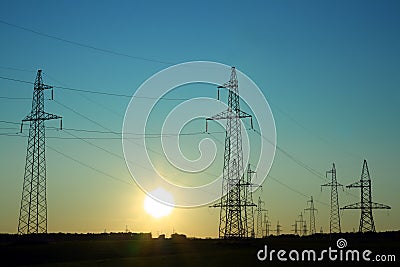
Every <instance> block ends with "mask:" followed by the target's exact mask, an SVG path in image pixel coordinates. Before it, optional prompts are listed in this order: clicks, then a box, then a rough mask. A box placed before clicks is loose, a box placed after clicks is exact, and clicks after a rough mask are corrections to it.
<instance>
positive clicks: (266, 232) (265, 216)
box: [264, 212, 271, 237]
mask: <svg viewBox="0 0 400 267" xmlns="http://www.w3.org/2000/svg"><path fill="white" fill-rule="evenodd" d="M264 224H265V237H268V236H269V230H270V227H271V222H270V221H269V219H268V213H267V212H265V213H264Z"/></svg>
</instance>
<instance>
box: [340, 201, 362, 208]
mask: <svg viewBox="0 0 400 267" xmlns="http://www.w3.org/2000/svg"><path fill="white" fill-rule="evenodd" d="M362 207H363V206H362V204H361V202H357V203H354V204H350V205H346V206H344V207H342V208H340V209H341V210H350V209H361V208H362Z"/></svg>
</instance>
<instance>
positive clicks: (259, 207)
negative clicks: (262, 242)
mask: <svg viewBox="0 0 400 267" xmlns="http://www.w3.org/2000/svg"><path fill="white" fill-rule="evenodd" d="M263 204H265V202H264V201H262V200H261V197H258V203H257V237H260V238H261V237H263V230H264V229H263V212H268V211H267V210H266V209H263V207H262V206H263Z"/></svg>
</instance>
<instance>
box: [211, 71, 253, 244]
mask: <svg viewBox="0 0 400 267" xmlns="http://www.w3.org/2000/svg"><path fill="white" fill-rule="evenodd" d="M220 88H225V89H228V109H227V110H225V111H223V112H221V113H219V114H217V115H214V116H212V117H211V118H207V119H206V130H207V122H208V121H209V120H226V133H225V151H224V167H223V181H222V196H223V197H221V201H220V203H219V204H215V205H213V206H212V207H220V221H219V238H224V239H230V238H244V237H246V235H247V233H248V231H247V229H246V228H247V222H246V221H247V218H246V217H245V214H246V211H245V210H246V207H248V206H249V205H251V206H255V205H254V204H253V203H247V202H246V190H247V189H245V188H246V187H247V186H243V185H244V184H246V181H245V175H244V169H243V150H242V131H241V128H242V127H241V119H242V118H250V119H251V118H252V116H251V115H249V114H247V113H246V112H244V111H242V110H240V104H239V102H240V97H239V86H238V79H237V75H236V69H235V67H232V68H231V76H230V80H229V81H228V82H227V83H225V84H224V85H222V86H218V89H220ZM251 124H252V121H251Z"/></svg>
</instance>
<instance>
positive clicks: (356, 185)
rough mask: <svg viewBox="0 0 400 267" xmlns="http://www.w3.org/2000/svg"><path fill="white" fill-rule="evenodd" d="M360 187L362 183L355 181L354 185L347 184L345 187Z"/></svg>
mask: <svg viewBox="0 0 400 267" xmlns="http://www.w3.org/2000/svg"><path fill="white" fill-rule="evenodd" d="M361 186H363V182H362V181H357V182H355V183H352V184H349V185H348V186H346V188H356V187H361Z"/></svg>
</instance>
